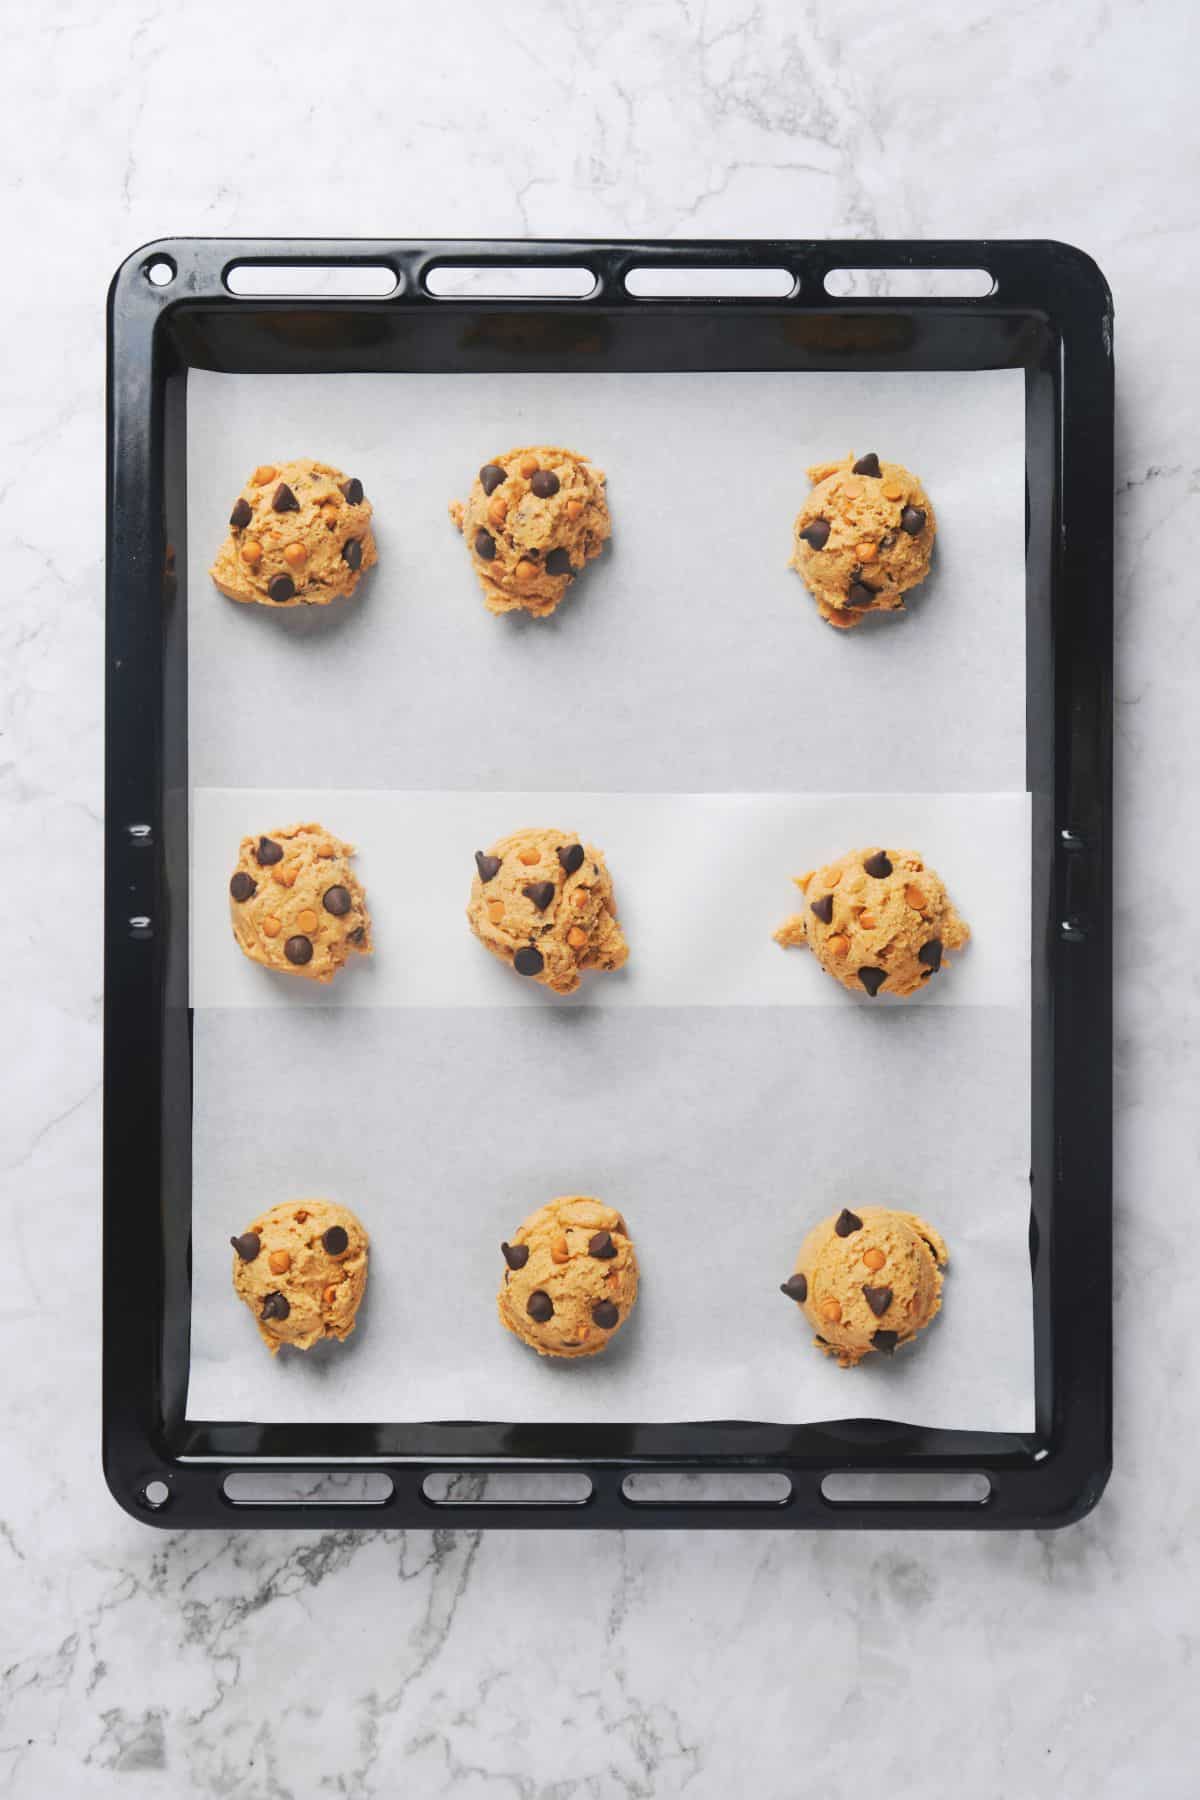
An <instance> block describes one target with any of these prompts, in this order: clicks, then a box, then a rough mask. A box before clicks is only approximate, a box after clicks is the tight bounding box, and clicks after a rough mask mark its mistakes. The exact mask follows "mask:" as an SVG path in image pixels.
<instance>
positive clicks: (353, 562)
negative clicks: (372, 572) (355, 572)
mask: <svg viewBox="0 0 1200 1800" xmlns="http://www.w3.org/2000/svg"><path fill="white" fill-rule="evenodd" d="M342 561H343V562H344V563H345V565H346V567H347V568H348V569H361V568H362V545H361V544H360V543H359V541H358V539H357V538H347V539H346V541H345V543H344V544H343V545H342Z"/></svg>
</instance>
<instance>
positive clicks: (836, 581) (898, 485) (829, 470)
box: [791, 451, 937, 630]
mask: <svg viewBox="0 0 1200 1800" xmlns="http://www.w3.org/2000/svg"><path fill="white" fill-rule="evenodd" d="M808 478H809V480H810V481H811V482H813V483H814V486H813V490H812V492H811V494H809V496H808V499H807V500H806V501H805V502H804V505H803V507H802V508H801V509H800V512H799V513H798V514H797V516H796V523H795V527H794V532H795V547H794V549H793V551H792V560H791V567H792V568H793V569H795V570H797V572H798V573H799V574H800V575H801V576H803V578H804V581H805V584H806V585H807V587H808V589H809V591H810V593H811V594H812V596H813V599H814V600H815V601H816V603H817V607H818V610H819V611H820V614H821V617H822V618H823V619H828V621H829V623H830V624H831V625H836V626H838V627H839V629H841V630H848V629H849V628H850V627H851V626H853V625H858V624H861V622H862V620H863V618H864V616H865V615H866V614H867V613H869V612H896V611H901V612H902V611H903V610H904V595H905V594H906V593H907V592H908V590H909V588H914V587H916V586H917V584H918V582H921V581H924V579H925V577H926V575H928V573H929V558H930V555H931V553H932V551H933V539H934V533H935V531H936V529H937V527H936V524H935V521H934V517H933V508H932V506H931V505H930V504H929V496H928V495H927V494H926V492H925V490H924V488H923V487H922V486H921V483H920V482H919V481H918V480H917V478H916V476H915V475H913V474H910V473H909V471H908V470H907V469H906V468H904V467H903V465H902V464H900V463H890V462H885V463H881V462H880V460H879V458H878V457H877V456H876V455H875V453H874V451H872V452H871V453H870V454H869V455H867V456H860V457H859V458H858V460H857V462H856V461H855V460H854V458H853V457H852V456H847V457H845V458H844V459H843V460H842V461H841V462H834V463H815V464H814V465H813V467H812V468H811V469H810V470H809V471H808Z"/></svg>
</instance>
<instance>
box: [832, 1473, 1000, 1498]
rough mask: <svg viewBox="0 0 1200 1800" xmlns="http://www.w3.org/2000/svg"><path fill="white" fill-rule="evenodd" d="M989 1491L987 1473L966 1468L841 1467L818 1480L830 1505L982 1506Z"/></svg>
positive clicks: (990, 1492)
mask: <svg viewBox="0 0 1200 1800" xmlns="http://www.w3.org/2000/svg"><path fill="white" fill-rule="evenodd" d="M991 1494H992V1484H991V1482H990V1481H989V1480H988V1478H987V1476H986V1475H982V1474H979V1473H977V1472H970V1471H968V1472H967V1473H965V1474H963V1473H955V1474H945V1473H937V1474H928V1475H926V1474H915V1473H914V1474H899V1473H896V1474H893V1473H891V1472H890V1471H880V1470H862V1471H858V1470H849V1469H842V1470H838V1471H835V1473H833V1474H832V1475H826V1477H825V1479H824V1480H823V1481H822V1483H821V1498H822V1499H823V1500H828V1501H829V1503H830V1505H831V1506H871V1505H876V1506H880V1505H882V1506H895V1505H904V1504H906V1503H907V1504H908V1505H912V1506H963V1505H970V1506H982V1505H983V1503H984V1501H985V1500H989V1499H990V1498H991Z"/></svg>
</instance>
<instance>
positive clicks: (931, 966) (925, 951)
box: [917, 938, 942, 975]
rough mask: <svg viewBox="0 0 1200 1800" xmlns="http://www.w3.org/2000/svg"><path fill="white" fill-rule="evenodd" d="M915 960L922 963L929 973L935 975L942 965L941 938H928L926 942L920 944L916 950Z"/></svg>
mask: <svg viewBox="0 0 1200 1800" xmlns="http://www.w3.org/2000/svg"><path fill="white" fill-rule="evenodd" d="M917 961H918V962H919V963H922V964H923V965H924V967H925V968H927V969H928V970H929V973H930V974H931V975H936V974H937V971H938V970H939V969H940V968H941V966H942V940H941V938H930V940H929V942H928V943H927V944H922V945H921V948H920V949H919V950H918V951H917Z"/></svg>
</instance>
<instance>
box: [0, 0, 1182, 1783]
mask: <svg viewBox="0 0 1200 1800" xmlns="http://www.w3.org/2000/svg"><path fill="white" fill-rule="evenodd" d="M6 48H7V50H8V52H9V76H8V80H7V82H6V105H5V108H4V114H3V122H2V124H0V132H2V133H3V141H4V148H5V152H6V154H5V156H4V168H5V171H6V177H5V180H6V189H7V192H6V198H7V201H8V208H7V216H8V221H9V230H8V235H7V242H8V246H9V249H8V256H7V267H6V270H5V279H4V287H3V302H2V304H3V309H4V316H5V339H6V348H7V350H8V353H9V354H8V355H7V356H6V357H5V359H4V369H3V373H2V374H0V383H2V390H0V391H2V393H3V401H4V404H3V407H2V409H0V437H2V441H3V446H4V458H3V467H2V471H0V507H2V508H3V518H4V530H3V532H2V533H0V546H2V548H0V555H2V557H3V561H4V568H5V582H4V590H5V596H6V597H5V604H4V605H3V607H2V608H0V815H2V817H3V821H4V828H5V833H6V842H7V844H8V847H9V856H10V863H9V875H8V877H7V881H6V886H5V913H6V918H7V920H8V929H9V939H8V942H9V948H10V955H9V958H8V961H7V964H6V968H5V974H4V984H3V985H4V999H5V1003H4V1007H3V1018H4V1021H5V1024H6V1027H7V1029H6V1032H5V1039H6V1047H5V1057H4V1081H3V1086H2V1088H0V1170H2V1180H3V1194H4V1202H5V1205H4V1238H5V1254H4V1256H3V1257H2V1258H0V1344H2V1347H3V1366H4V1368H5V1371H6V1379H5V1381H4V1382H3V1384H2V1386H0V1409H2V1415H3V1421H4V1444H5V1456H4V1480H3V1486H2V1493H0V1570H2V1571H3V1589H2V1592H3V1603H2V1606H0V1695H2V1700H0V1793H4V1794H12V1795H17V1796H22V1797H23V1796H27V1795H28V1796H33V1795H38V1796H41V1795H45V1794H62V1795H69V1796H71V1797H72V1800H76V1797H78V1796H92V1795H98V1796H106V1797H107V1796H110V1795H117V1794H122V1795H123V1794H126V1793H128V1794H131V1795H134V1794H136V1795H138V1796H146V1797H147V1800H151V1797H157V1796H168V1795H169V1796H171V1797H172V1800H179V1797H180V1796H184V1795H190V1794H197V1795H201V1794H204V1795H208V1794H213V1795H216V1794H220V1795H227V1796H239V1797H240V1796H272V1797H275V1796H278V1797H284V1796H288V1797H290V1796H301V1797H303V1796H309V1795H321V1794H337V1795H342V1796H345V1797H346V1800H359V1797H365V1796H374V1795H388V1794H392V1793H395V1792H400V1791H403V1792H405V1793H410V1794H413V1795H418V1796H421V1797H422V1800H424V1797H425V1796H435V1795H443V1794H453V1795H455V1796H462V1797H463V1800H480V1797H482V1796H484V1795H485V1794H486V1795H488V1796H493V1795H512V1796H514V1800H515V1797H518V1796H519V1797H520V1800H542V1797H544V1800H551V1797H552V1796H553V1797H554V1800H569V1797H582V1796H608V1795H628V1796H649V1795H655V1796H657V1795H672V1794H678V1793H685V1792H686V1793H694V1794H698V1795H704V1796H708V1795H714V1796H716V1795H725V1794H727V1793H728V1792H730V1791H731V1790H734V1789H737V1788H741V1787H743V1786H745V1785H746V1784H747V1782H749V1783H750V1785H752V1786H753V1788H754V1789H755V1790H756V1791H757V1792H760V1793H765V1794H770V1795H776V1794H778V1795H784V1794H786V1795H793V1794H805V1795H807V1794H812V1795H815V1796H826V1795H830V1794H833V1793H835V1792H848V1791H850V1790H851V1788H852V1786H854V1785H855V1784H858V1785H861V1786H863V1787H864V1788H869V1789H870V1791H876V1792H878V1791H886V1792H887V1793H888V1794H889V1795H890V1796H891V1797H892V1800H905V1797H906V1796H916V1795H918V1794H920V1795H927V1794H940V1793H951V1792H954V1793H956V1794H964V1795H970V1796H980V1797H985V1800H991V1797H992V1796H1007V1795H1021V1796H1023V1797H1036V1796H1041V1795H1047V1796H1048V1795H1055V1796H1064V1795H1065V1796H1068V1797H1071V1796H1075V1795H1085V1794H1086V1795H1089V1796H1099V1795H1103V1796H1124V1795H1133V1794H1140V1793H1141V1792H1143V1791H1145V1792H1150V1793H1154V1794H1155V1795H1156V1796H1157V1797H1158V1800H1172V1797H1174V1796H1181V1797H1182V1796H1184V1795H1191V1794H1194V1793H1195V1792H1196V1791H1197V1785H1198V1783H1197V1777H1196V1774H1195V1769H1194V1762H1195V1750H1194V1746H1193V1743H1192V1735H1193V1727H1192V1724H1191V1713H1192V1711H1193V1708H1192V1706H1191V1705H1189V1703H1188V1701H1187V1694H1188V1693H1189V1692H1192V1691H1193V1689H1194V1683H1195V1673H1194V1670H1195V1663H1196V1658H1197V1654H1198V1651H1200V1631H1198V1627H1197V1608H1196V1602H1195V1593H1196V1587H1197V1581H1198V1579H1200V1551H1198V1549H1197V1538H1196V1536H1195V1535H1193V1534H1194V1533H1196V1530H1197V1525H1198V1524H1200V1516H1198V1513H1197V1500H1196V1495H1195V1490H1194V1489H1193V1487H1192V1485H1191V1484H1192V1481H1193V1480H1195V1479H1196V1477H1197V1474H1198V1473H1200V1455H1198V1453H1197V1451H1196V1449H1195V1447H1194V1446H1195V1440H1196V1425H1197V1412H1198V1403H1200V1355H1198V1352H1197V1348H1196V1342H1195V1334H1194V1333H1193V1331H1192V1330H1191V1329H1190V1313H1189V1310H1188V1309H1189V1307H1190V1299H1191V1295H1190V1289H1189V1285H1188V1283H1189V1277H1190V1271H1191V1263H1192V1250H1193V1244H1192V1240H1193V1237H1194V1236H1195V1235H1196V1231H1197V1226H1196V1224H1195V1220H1194V1217H1193V1214H1194V1194H1195V1187H1196V1178H1197V1164H1198V1150H1197V1145H1198V1142H1200V1137H1198V1132H1197V1127H1196V1122H1195V1121H1196V1112H1195V1106H1196V1101H1195V1096H1196V1092H1197V1085H1198V1083H1200V1032H1198V1030H1197V1023H1196V1021H1197V1016H1198V1015H1197V1002H1198V1000H1200V969H1198V967H1197V964H1196V962H1195V958H1194V956H1193V954H1192V933H1191V924H1192V921H1191V918H1190V906H1191V900H1192V898H1194V896H1195V894H1196V892H1197V891H1198V884H1200V848H1198V844H1197V837H1198V834H1197V831H1196V827H1195V817H1196V802H1197V797H1198V783H1197V776H1196V769H1197V764H1198V762H1200V707H1198V706H1197V704H1196V699H1195V694H1196V658H1197V652H1198V649H1200V608H1198V605H1197V600H1196V597H1195V594H1194V593H1193V591H1192V587H1191V569H1192V564H1193V561H1194V558H1193V555H1192V541H1193V540H1192V536H1191V534H1192V532H1195V531H1198V530H1200V463H1198V453H1197V448H1196V444H1197V432H1196V416H1195V415H1196V407H1195V396H1196V394H1197V392H1198V391H1200V353H1198V351H1197V337H1196V333H1195V331H1194V330H1193V329H1192V321H1193V317H1194V313H1195V283H1196V279H1197V276H1198V275H1200V226H1198V222H1197V212H1196V198H1195V191H1194V189H1195V183H1194V181H1193V180H1192V179H1191V176H1190V171H1192V170H1194V168H1195V162H1196V155H1197V151H1198V150H1200V122H1198V120H1197V115H1196V111H1195V107H1194V104H1193V101H1194V94H1193V91H1192V89H1193V80H1192V70H1194V68H1195V66H1196V52H1197V48H1198V45H1197V22H1196V13H1195V10H1194V9H1193V8H1191V7H1189V6H1186V5H1184V4H1183V3H1182V0H1175V3H1174V4H1171V0H1165V3H1164V4H1161V5H1159V6H1157V7H1135V6H1132V5H1126V6H1117V7H1113V6H1111V5H1109V4H1103V3H1101V0H1071V3H1065V4H1060V5H1056V6H1042V7H1032V6H1029V5H1025V4H1016V5H1010V6H1007V7H1003V8H997V7H995V6H994V4H993V0H955V3H954V4H950V3H949V0H931V4H928V5H926V6H924V7H922V8H916V7H914V6H906V5H903V4H900V3H899V0H842V3H841V4H839V5H834V4H833V3H832V0H809V3H807V4H801V5H795V6H792V5H786V4H783V3H782V0H759V3H758V4H755V3H754V0H745V3H744V4H738V3H737V0H709V3H705V0H645V3H643V4H641V5H638V6H629V7H624V8H619V9H614V8H609V7H603V6H599V7H590V6H588V5H585V4H582V3H581V0H558V3H556V4H552V3H551V0H529V3H526V0H511V4H510V5H509V6H508V7H507V8H502V7H500V6H498V5H496V4H495V0H491V3H490V4H484V3H483V0H465V3H464V4H461V5H460V6H458V7H457V8H453V9H445V10H444V12H443V13H441V14H439V13H437V12H433V13H429V12H427V11H425V10H420V11H418V9H417V8H416V7H414V6H412V5H411V4H408V5H406V4H404V3H403V0H401V4H400V5H399V6H397V5H395V4H394V3H393V4H383V3H382V0H359V4H358V5H357V6H356V7H354V8H347V9H343V10H342V11H340V12H337V11H334V12H331V11H330V10H329V9H328V8H326V7H322V6H317V5H314V4H311V3H310V0H295V3H294V4H293V5H292V6H290V7H289V8H288V9H287V10H286V11H285V12H281V11H279V10H278V9H273V8H268V7H262V8H247V7H243V6H240V5H233V4H230V3H229V0H212V3H210V4H209V5H207V6H205V7H203V8H199V7H193V8H184V7H175V6H169V5H166V4H163V0H115V3H114V4H112V5H109V6H102V5H100V4H98V0H56V3H55V4H54V5H52V6H50V7H46V8H43V9H41V10H40V11H39V10H37V9H28V8H27V9H25V11H24V14H23V15H22V16H21V18H20V19H19V20H18V21H16V22H15V25H14V27H10V31H9V34H8V37H7V42H6ZM324 232H330V233H335V234H343V235H348V236H353V235H362V236H370V235H373V234H406V235H412V236H420V235H430V236H456V235H458V236H467V235H479V236H487V235H522V234H530V235H544V236H560V235H561V236H572V235H575V236H588V235H594V236H605V235H615V236H624V235H632V234H647V235H654V234H661V235H666V236H671V235H676V236H684V235H687V236H692V235H712V236H730V237H733V236H769V235H772V234H779V235H793V236H823V235H862V236H866V237H871V236H906V235H912V236H941V235H946V236H955V235H962V236H971V237H976V236H987V235H997V236H1014V237H1015V236H1048V237H1049V236H1053V237H1059V238H1064V239H1067V240H1069V241H1073V242H1075V243H1077V244H1079V245H1081V246H1083V247H1084V248H1086V249H1087V250H1089V251H1090V252H1091V253H1092V254H1093V255H1094V256H1095V257H1096V259H1097V260H1098V261H1099V263H1100V264H1101V266H1102V267H1103V268H1104V270H1105V271H1106V273H1107V275H1108V277H1109V279H1110V281H1111V283H1112V286H1113V289H1114V292H1115V298H1116V313H1117V334H1118V335H1117V345H1118V369H1119V376H1118V397H1119V431H1118V447H1117V484H1118V485H1117V523H1118V558H1117V630H1118V659H1117V682H1116V693H1117V708H1118V711H1117V743H1118V783H1119V803H1120V844H1119V860H1118V865H1117V893H1118V904H1119V913H1118V949H1117V961H1118V995H1117V998H1118V1047H1117V1074H1118V1100H1119V1115H1118V1140H1117V1173H1118V1195H1119V1207H1118V1227H1117V1252H1118V1264H1117V1266H1118V1320H1117V1327H1118V1365H1117V1468H1116V1473H1115V1475H1114V1476H1113V1479H1112V1482H1111V1485H1110V1487H1109V1490H1108V1493H1107V1495H1106V1497H1105V1498H1104V1500H1103V1502H1102V1503H1101V1505H1100V1507H1099V1509H1098V1510H1097V1511H1096V1512H1095V1513H1094V1514H1093V1515H1092V1516H1091V1517H1090V1518H1089V1519H1087V1520H1086V1521H1085V1522H1084V1523H1082V1524H1081V1525H1079V1526H1077V1527H1075V1528H1073V1529H1071V1530H1068V1531H1066V1532H1063V1533H1060V1534H1047V1535H1044V1536H1033V1535H1024V1536H1008V1535H994V1536H973V1535H941V1534H939V1535H936V1536H934V1535H928V1536H926V1535H911V1536H909V1535H900V1534H889V1533H883V1534H871V1535H858V1534H835V1535H830V1534H822V1535H816V1536H805V1535H803V1534H797V1535H770V1534H768V1535H762V1536H758V1535H741V1534H730V1535H722V1534H719V1533H712V1532H709V1533H705V1532H699V1531H697V1532H694V1533H686V1534H683V1533H681V1534H650V1535H637V1534H629V1535H626V1536H604V1535H597V1536H589V1535H562V1534H558V1535H556V1534H554V1533H549V1532H547V1533H541V1532H531V1533H525V1534H519V1533H515V1532H496V1533H492V1534H476V1533H472V1532H469V1531H463V1532H458V1533H452V1532H448V1531H446V1532H409V1533H401V1532H385V1533H379V1534H371V1535H355V1534H352V1533H340V1532H330V1533H324V1534H315V1533H308V1534H304V1533H296V1534H294V1535H270V1534H263V1535H255V1534H254V1533H252V1532H238V1533H230V1534H228V1535H195V1536H188V1535H185V1534H177V1535H175V1534H159V1533H155V1532H151V1531H148V1530H145V1529H143V1528H141V1527H140V1526H139V1525H138V1524H136V1523H135V1522H134V1521H133V1520H131V1519H129V1518H128V1517H126V1516H125V1515H124V1514H123V1513H121V1512H120V1511H118V1509H117V1508H116V1506H115V1505H114V1504H113V1503H112V1501H111V1500H110V1498H109V1496H108V1494H107V1492H106V1491H105V1488H104V1485H103V1482H102V1479H101V1474H100V1467H99V1459H98V1423H97V1417H98V1390H99V1374H98V1310H99V1291H98V1290H99V1281H98V1257H99V1180H98V1166H99V1134H100V1072H99V1030H100V1025H99V1021H100V877H99V870H100V866H101V831H102V820H101V807H102V787H101V677H102V556H103V517H102V466H103V449H104V442H103V434H104V416H103V408H104V402H103V382H104V363H103V354H104V291H105V286H106V283H107V280H108V277H109V275H110V273H111V271H112V269H113V268H114V266H115V265H116V263H117V262H118V261H119V260H120V258H121V257H122V256H123V255H124V254H125V253H126V252H128V251H129V250H130V249H131V248H133V247H134V246H136V245H137V244H139V243H140V242H142V241H144V240H146V239H149V238H153V237H157V236H160V235H166V234H172V233H178V234H187V233H195V234H206V233H211V234H234V235H236V234H239V233H245V234H264V235H265V234H272V233H276V234H288V235H296V236H302V235H307V234H312V235H317V234H321V233H324ZM1160 582H1162V583H1164V584H1165V585H1164V586H1162V587H1161V588H1160V586H1159V583H1160ZM19 847H20V848H19ZM1168 887H1169V888H1170V889H1171V891H1172V892H1175V893H1177V894H1178V895H1179V902H1178V905H1179V910H1178V911H1176V910H1175V903H1173V904H1172V910H1171V912H1170V913H1168V914H1167V915H1166V917H1165V918H1163V917H1162V916H1160V914H1159V911H1158V906H1157V903H1156V904H1155V905H1153V906H1151V905H1149V904H1148V901H1149V899H1150V898H1151V896H1152V895H1153V894H1155V893H1158V892H1159V891H1160V890H1162V889H1164V888H1168ZM1177 925H1178V926H1179V929H1178V930H1176V926H1177ZM1139 1221H1140V1222H1141V1223H1139ZM1141 1224H1145V1226H1146V1230H1145V1233H1144V1234H1143V1231H1142V1229H1141ZM1168 1275H1169V1276H1171V1277H1172V1281H1170V1282H1168V1281H1167V1277H1168ZM1175 1281H1177V1282H1178V1287H1179V1292H1180V1296H1181V1301H1182V1304H1183V1306H1184V1315H1183V1323H1182V1329H1181V1330H1180V1332H1179V1333H1178V1335H1170V1334H1169V1332H1168V1330H1167V1324H1168V1321H1167V1318H1166V1314H1165V1310H1164V1309H1165V1305H1166V1301H1167V1298H1168V1297H1170V1296H1171V1294H1172V1291H1173V1286H1174V1283H1175ZM1189 1445H1190V1446H1192V1447H1191V1448H1189V1447H1188V1446H1189Z"/></svg>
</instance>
